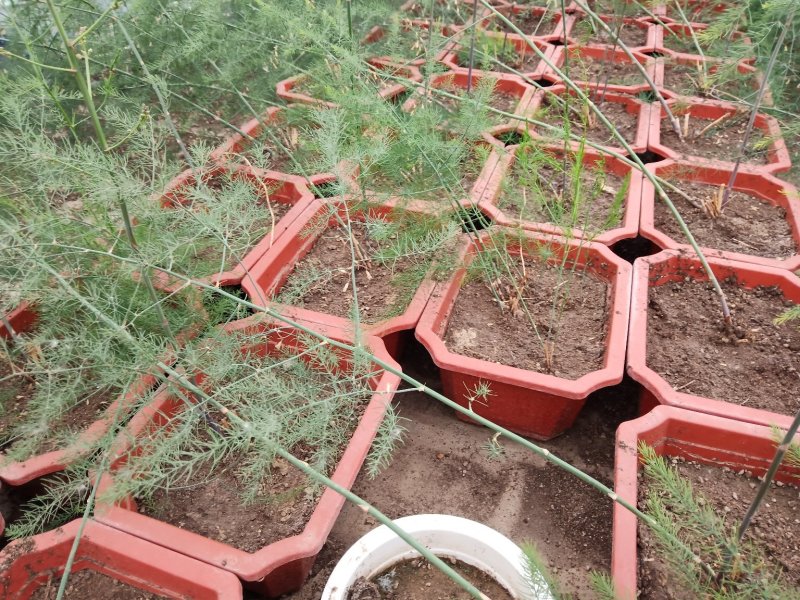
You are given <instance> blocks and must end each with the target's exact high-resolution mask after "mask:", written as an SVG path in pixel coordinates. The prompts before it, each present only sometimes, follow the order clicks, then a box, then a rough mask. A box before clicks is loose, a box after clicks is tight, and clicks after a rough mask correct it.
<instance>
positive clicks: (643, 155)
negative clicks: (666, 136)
mask: <svg viewBox="0 0 800 600" xmlns="http://www.w3.org/2000/svg"><path fill="white" fill-rule="evenodd" d="M636 156H638V157H639V160H641V161H642V162H643V163H644V164H646V165H649V164H652V163H657V162H661V161H662V160H665V159H666V158H667V157H666V156H664V155H663V154H659V153H658V152H653V151H652V150H646V151H645V152H637V153H636Z"/></svg>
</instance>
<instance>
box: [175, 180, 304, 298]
mask: <svg viewBox="0 0 800 600" xmlns="http://www.w3.org/2000/svg"><path fill="white" fill-rule="evenodd" d="M223 176H225V177H230V178H231V179H232V180H234V181H246V182H247V183H248V184H250V185H251V186H253V188H255V189H256V190H258V193H259V197H260V200H261V201H262V202H263V201H265V200H266V198H267V196H268V198H269V202H270V203H275V202H278V203H280V204H287V205H291V206H292V208H291V209H290V210H289V212H287V213H286V214H285V215H284V216H283V218H281V219H279V220H277V221H276V222H275V227H274V228H273V229H272V230H271V231H270V232H269V233H268V234H267V235H266V236H265V237H264V239H262V240H261V241H260V242H258V243H257V244H256V245H255V246H253V247H252V248H251V249H250V250H249V251H248V252H247V254H245V255H244V256H242V257H240V262H239V263H238V264H237V265H236V266H235V267H234V268H232V269H229V270H227V271H221V272H217V273H213V274H209V275H208V276H206V277H203V278H202V279H201V281H203V282H205V283H208V284H210V285H219V286H228V285H238V284H239V283H240V282H241V281H242V279H243V278H245V277H246V275H247V273H248V272H249V270H250V269H252V268H253V265H255V263H256V261H257V260H258V259H259V258H260V257H261V256H262V255H263V254H264V253H265V252H266V251H267V250H268V249H269V248H270V246H272V244H274V243H275V241H276V240H278V239H280V237H281V235H282V234H283V233H284V232H285V231H286V230H287V229H288V228H289V226H290V225H291V223H292V222H293V221H294V220H295V219H296V218H297V217H299V216H300V215H301V214H302V213H303V211H304V210H305V209H306V208H307V207H308V205H309V204H310V203H311V202H313V201H314V196H313V194H312V193H311V192H310V191H309V190H308V188H307V187H306V185H305V181H304V180H303V179H302V178H300V177H296V176H294V175H285V174H283V173H279V172H277V171H266V170H264V169H258V168H256V167H251V166H249V165H248V166H245V165H238V166H223V165H217V166H215V167H213V168H211V169H207V170H205V171H203V173H202V175H201V178H202V181H203V182H204V183H210V182H212V181H214V180H215V179H217V178H220V177H223ZM196 181H197V172H196V171H195V170H191V169H189V170H187V171H184V172H183V173H181V174H180V175H178V176H177V177H176V178H175V179H173V180H172V181H171V182H170V183H169V185H168V186H167V187H166V189H165V191H164V193H163V195H162V196H161V198H160V202H161V205H162V206H163V207H164V208H165V209H174V210H178V209H183V210H186V209H190V207H189V204H190V199H189V198H188V195H187V193H188V192H189V191H190V190H191V189H192V188H193V187H194V186H195V185H196ZM160 279H161V281H160V287H161V288H162V289H165V290H175V289H178V288H180V287H182V286H183V285H184V281H183V280H178V281H170V280H169V278H168V277H165V276H164V277H161V278H160Z"/></svg>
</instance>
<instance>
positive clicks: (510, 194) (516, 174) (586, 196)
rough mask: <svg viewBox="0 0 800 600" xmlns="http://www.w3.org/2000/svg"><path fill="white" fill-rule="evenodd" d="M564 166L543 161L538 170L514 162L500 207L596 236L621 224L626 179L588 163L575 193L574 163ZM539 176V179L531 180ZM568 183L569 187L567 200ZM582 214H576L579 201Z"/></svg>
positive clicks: (526, 218)
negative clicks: (575, 205) (577, 191)
mask: <svg viewBox="0 0 800 600" xmlns="http://www.w3.org/2000/svg"><path fill="white" fill-rule="evenodd" d="M566 169H567V173H566V174H564V172H563V170H562V168H558V169H557V168H555V167H554V166H551V165H547V164H543V165H541V166H537V167H536V169H535V175H534V172H529V171H528V167H525V168H524V170H523V168H522V167H520V166H519V165H516V164H515V165H514V171H513V173H512V177H510V178H508V179H507V180H506V181H505V182H504V186H503V191H502V194H501V196H500V200H499V203H498V204H499V206H500V208H501V209H503V211H504V212H506V213H507V214H508V215H509V216H511V217H513V218H516V219H521V220H523V221H529V222H533V223H552V224H553V225H556V226H558V227H562V228H564V229H567V230H571V229H582V230H583V231H584V232H586V233H587V235H596V234H598V233H601V232H603V231H606V230H608V229H613V228H614V227H617V226H618V225H619V224H620V223H621V222H622V215H623V214H624V211H625V197H624V196H623V195H622V193H623V192H624V191H625V190H626V188H627V186H626V179H625V178H622V177H620V176H618V175H615V174H614V173H612V172H610V171H603V170H602V169H601V168H598V167H597V166H595V167H589V166H586V167H584V168H583V169H582V170H581V173H580V181H581V190H582V191H581V193H580V194H575V193H574V180H573V174H572V165H571V164H570V163H569V162H568V163H567V166H566ZM532 177H535V178H536V182H533V181H531V178H532ZM565 184H566V186H567V188H568V190H569V191H568V193H567V194H566V198H565V201H561V202H559V199H561V198H564V187H565ZM576 200H577V201H578V202H580V203H581V206H580V210H579V211H578V212H579V214H578V215H577V217H573V214H572V210H573V206H574V204H575V202H576Z"/></svg>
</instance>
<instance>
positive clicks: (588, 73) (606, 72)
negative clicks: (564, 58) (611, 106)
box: [559, 52, 647, 86]
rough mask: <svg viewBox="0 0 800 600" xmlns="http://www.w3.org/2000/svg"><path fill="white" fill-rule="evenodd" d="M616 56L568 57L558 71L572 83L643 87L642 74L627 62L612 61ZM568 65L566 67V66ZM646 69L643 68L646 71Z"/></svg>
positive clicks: (644, 81)
mask: <svg viewBox="0 0 800 600" xmlns="http://www.w3.org/2000/svg"><path fill="white" fill-rule="evenodd" d="M615 56H616V54H614V53H611V52H609V53H608V56H607V57H601V58H592V57H589V56H580V55H574V56H570V59H569V61H568V63H566V64H564V65H561V66H560V67H559V69H560V70H561V71H562V72H563V73H564V74H566V75H569V77H570V79H572V80H573V81H585V82H588V83H594V84H599V85H601V86H602V85H645V84H646V83H647V80H645V78H644V76H643V75H642V73H641V72H640V71H639V69H638V68H637V67H636V65H634V64H631V63H629V62H621V61H614V57H615ZM567 65H568V66H567ZM646 68H647V67H645V69H646Z"/></svg>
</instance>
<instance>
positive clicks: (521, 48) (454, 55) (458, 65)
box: [440, 31, 556, 81]
mask: <svg viewBox="0 0 800 600" xmlns="http://www.w3.org/2000/svg"><path fill="white" fill-rule="evenodd" d="M480 35H482V36H486V37H489V38H494V39H495V40H497V41H498V42H499V43H500V44H501V47H502V46H505V45H508V47H509V50H510V51H513V52H514V53H515V54H516V55H517V57H518V59H519V63H520V64H519V66H518V67H514V65H509V66H511V67H514V69H515V70H516V71H518V72H519V73H520V74H521V76H522V77H523V80H527V79H531V80H533V81H536V80H538V79H541V78H542V77H543V76H544V75H545V74H546V73H547V70H548V69H547V64H546V63H545V62H544V61H543V60H541V59H540V58H539V55H538V54H537V53H536V52H534V51H533V50H532V49H531V47H530V46H529V45H528V42H527V41H525V38H523V37H522V36H519V35H515V34H512V33H500V32H497V31H484V32H481V34H480ZM528 39H529V40H530V42H531V43H533V44H534V45H535V46H536V47H537V48H538V49H539V50H541V52H542V53H543V54H544V55H545V56H547V57H548V58H549V57H551V55H552V54H553V53H554V52H555V50H556V48H555V47H554V46H551V45H550V44H548V43H547V42H545V41H543V40H541V39H537V38H528ZM467 49H469V43H468V42H467V41H463V42H462V43H461V45H457V44H456V45H454V46H453V47H452V48H451V49H450V51H449V52H447V53H446V54H445V55H444V56H443V57H442V58H441V59H440V60H441V62H442V63H444V64H445V65H446V66H447V67H449V68H450V70H452V71H455V72H463V73H467V72H469V63H468V62H467V63H465V62H464V60H463V56H462V55H461V52H462V51H466V50H467ZM480 64H481V61H480V57H479V56H477V55H476V57H475V66H476V67H479V66H480ZM472 73H473V74H475V75H479V74H483V75H489V74H491V75H492V76H496V75H497V74H498V73H500V71H499V67H498V66H497V65H496V66H495V69H492V70H491V71H482V70H481V69H479V68H473V70H472ZM508 74H509V75H517V74H516V73H513V72H511V71H509V72H508Z"/></svg>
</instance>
